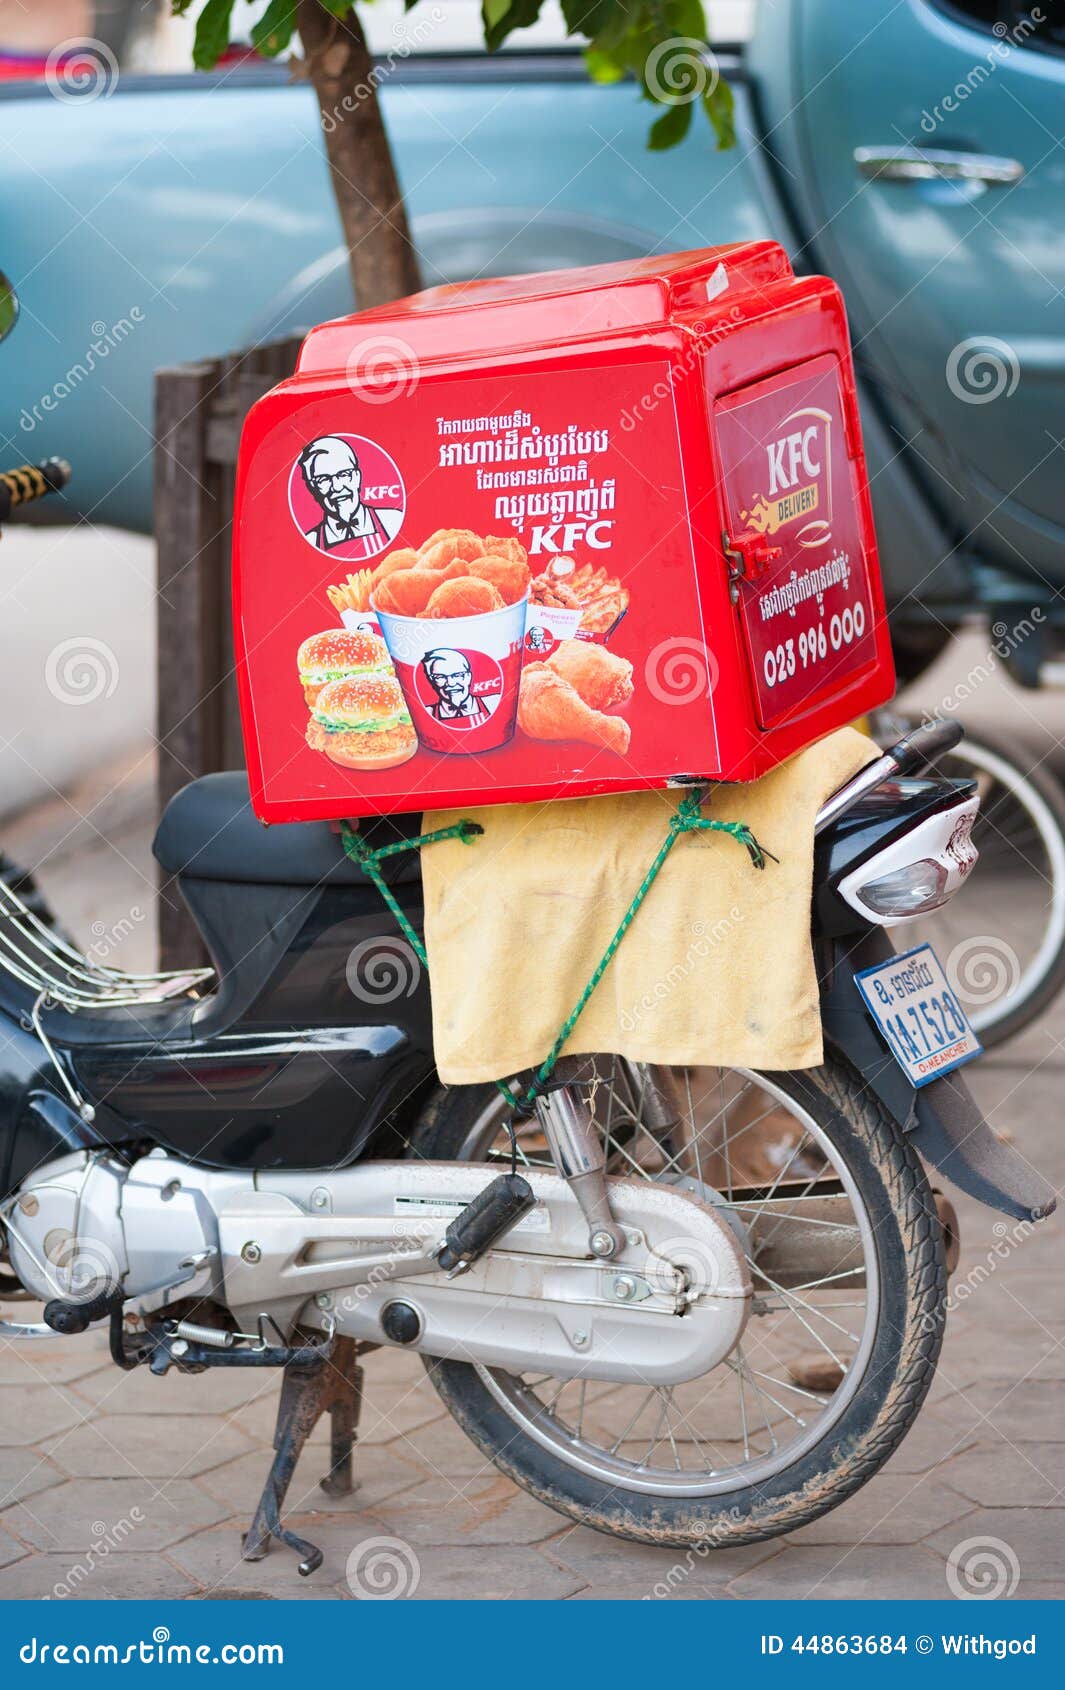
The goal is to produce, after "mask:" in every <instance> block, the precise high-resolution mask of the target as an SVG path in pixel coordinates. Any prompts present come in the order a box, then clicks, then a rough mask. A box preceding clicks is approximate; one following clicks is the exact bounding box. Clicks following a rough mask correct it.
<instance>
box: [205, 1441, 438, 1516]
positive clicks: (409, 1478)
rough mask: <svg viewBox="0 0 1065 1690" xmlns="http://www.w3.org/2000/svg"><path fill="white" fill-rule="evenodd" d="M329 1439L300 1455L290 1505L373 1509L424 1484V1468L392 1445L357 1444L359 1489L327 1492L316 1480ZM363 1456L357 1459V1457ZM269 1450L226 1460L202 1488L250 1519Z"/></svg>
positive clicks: (340, 1510) (352, 1511) (324, 1464)
mask: <svg viewBox="0 0 1065 1690" xmlns="http://www.w3.org/2000/svg"><path fill="white" fill-rule="evenodd" d="M328 1452H329V1445H328V1443H327V1442H324V1441H322V1442H319V1443H316V1444H312V1445H311V1446H310V1447H309V1448H308V1449H307V1450H306V1451H305V1452H304V1454H303V1457H302V1459H301V1461H300V1464H299V1466H298V1467H297V1468H296V1472H295V1475H294V1477H293V1480H292V1487H291V1489H290V1491H289V1506H290V1508H304V1509H307V1508H311V1509H314V1510H316V1511H320V1512H322V1513H330V1514H332V1513H347V1514H357V1513H358V1512H359V1511H360V1510H366V1509H375V1508H376V1507H377V1506H378V1504H379V1503H381V1502H384V1501H385V1500H387V1498H388V1497H390V1496H394V1495H395V1494H396V1493H397V1491H402V1490H409V1489H410V1487H411V1486H412V1485H416V1484H420V1483H423V1482H424V1480H425V1477H426V1475H425V1473H424V1472H423V1471H422V1470H421V1468H419V1467H416V1466H415V1465H414V1463H413V1462H412V1461H405V1460H404V1459H403V1458H402V1456H401V1455H397V1454H395V1453H394V1452H393V1446H392V1445H391V1444H389V1445H387V1446H386V1447H385V1448H383V1449H380V1448H375V1449H374V1450H373V1451H372V1453H371V1452H370V1451H365V1452H362V1451H360V1450H359V1448H358V1446H356V1450H355V1477H356V1479H357V1480H358V1488H357V1490H355V1491H354V1492H353V1493H352V1495H350V1496H340V1497H330V1496H327V1495H326V1494H325V1492H324V1491H323V1490H321V1489H320V1487H319V1483H318V1481H319V1479H320V1478H321V1477H322V1475H323V1474H324V1473H325V1472H326V1471H327V1469H328V1466H329V1453H328ZM360 1456H361V1459H360ZM270 1461H271V1452H270V1451H267V1450H265V1449H257V1450H253V1451H252V1452H251V1453H250V1454H249V1455H243V1456H241V1457H240V1459H239V1460H238V1461H230V1462H228V1463H227V1465H226V1466H224V1467H219V1468H216V1469H215V1470H214V1471H213V1472H211V1473H207V1474H205V1475H204V1478H203V1480H202V1483H203V1487H204V1489H205V1490H208V1491H210V1493H211V1495H212V1496H216V1497H217V1498H218V1500H219V1501H220V1502H224V1503H225V1504H226V1506H227V1507H228V1508H230V1509H231V1510H232V1512H233V1513H234V1514H237V1515H246V1516H248V1517H249V1518H250V1517H251V1514H252V1513H254V1511H255V1505H256V1503H257V1502H258V1500H259V1496H260V1494H261V1492H262V1488H263V1484H264V1482H265V1480H266V1475H267V1473H268V1471H269V1469H270Z"/></svg>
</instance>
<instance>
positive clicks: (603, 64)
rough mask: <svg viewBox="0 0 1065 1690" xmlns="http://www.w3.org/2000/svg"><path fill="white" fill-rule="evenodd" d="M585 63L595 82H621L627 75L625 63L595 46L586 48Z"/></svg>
mask: <svg viewBox="0 0 1065 1690" xmlns="http://www.w3.org/2000/svg"><path fill="white" fill-rule="evenodd" d="M584 63H585V66H586V68H587V71H588V75H589V76H590V77H591V79H592V81H593V82H620V81H621V80H622V78H623V77H624V75H625V66H624V65H621V64H618V61H617V59H615V58H612V57H611V55H610V54H609V53H601V52H599V51H598V50H597V49H596V48H595V47H586V48H585V49H584Z"/></svg>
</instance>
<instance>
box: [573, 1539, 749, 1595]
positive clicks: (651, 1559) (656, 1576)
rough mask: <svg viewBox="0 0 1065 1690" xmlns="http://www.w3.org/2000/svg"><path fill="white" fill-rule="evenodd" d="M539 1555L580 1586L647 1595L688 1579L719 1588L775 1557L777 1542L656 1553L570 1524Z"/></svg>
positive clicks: (642, 1544)
mask: <svg viewBox="0 0 1065 1690" xmlns="http://www.w3.org/2000/svg"><path fill="white" fill-rule="evenodd" d="M541 1553H542V1554H544V1555H546V1556H549V1557H550V1558H551V1559H552V1560H554V1561H558V1562H560V1563H561V1565H562V1566H564V1567H568V1568H570V1570H571V1571H572V1572H574V1573H576V1574H578V1575H579V1576H580V1579H581V1583H582V1584H587V1585H588V1586H589V1587H590V1588H592V1589H605V1588H606V1587H607V1586H609V1585H613V1584H622V1583H624V1584H640V1585H642V1587H643V1589H644V1590H647V1591H650V1590H651V1589H652V1587H654V1586H656V1585H659V1584H668V1583H669V1581H670V1579H673V1580H674V1581H675V1582H680V1581H682V1580H686V1579H688V1578H692V1579H697V1580H699V1582H700V1583H702V1584H712V1585H719V1586H724V1585H727V1584H729V1583H730V1582H731V1581H732V1580H733V1579H735V1578H738V1577H739V1575H740V1574H741V1573H745V1572H748V1571H750V1569H751V1568H752V1567H757V1566H759V1565H760V1564H761V1563H762V1562H763V1561H768V1560H769V1559H771V1557H772V1556H774V1555H777V1554H779V1553H780V1545H779V1543H775V1542H769V1543H748V1544H741V1545H737V1546H736V1547H735V1548H732V1549H729V1548H721V1549H711V1550H709V1551H707V1550H704V1552H703V1553H702V1554H700V1553H699V1549H698V1547H697V1546H693V1547H692V1548H690V1549H656V1548H655V1547H654V1546H653V1545H652V1544H649V1543H628V1542H625V1541H623V1540H622V1539H620V1538H610V1537H606V1536H604V1534H603V1533H602V1532H593V1531H591V1530H590V1529H589V1527H587V1526H572V1527H570V1528H569V1530H567V1531H564V1532H563V1533H562V1534H561V1535H560V1536H559V1537H556V1538H554V1539H553V1540H552V1541H551V1542H550V1543H545V1544H543V1545H541Z"/></svg>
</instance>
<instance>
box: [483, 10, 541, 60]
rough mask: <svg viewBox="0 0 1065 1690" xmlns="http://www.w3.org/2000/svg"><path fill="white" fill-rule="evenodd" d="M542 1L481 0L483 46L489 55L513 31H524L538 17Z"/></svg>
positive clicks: (500, 45)
mask: <svg viewBox="0 0 1065 1690" xmlns="http://www.w3.org/2000/svg"><path fill="white" fill-rule="evenodd" d="M542 6H543V0H481V19H482V22H483V23H484V44H485V46H486V47H487V48H488V51H489V52H490V53H494V52H495V51H496V49H497V48H498V47H502V45H503V43H504V41H505V40H506V38H507V36H508V35H510V34H511V33H512V31H513V30H515V29H526V28H528V26H529V24H531V23H535V22H536V20H537V18H538V17H539V16H540V10H541V7H542Z"/></svg>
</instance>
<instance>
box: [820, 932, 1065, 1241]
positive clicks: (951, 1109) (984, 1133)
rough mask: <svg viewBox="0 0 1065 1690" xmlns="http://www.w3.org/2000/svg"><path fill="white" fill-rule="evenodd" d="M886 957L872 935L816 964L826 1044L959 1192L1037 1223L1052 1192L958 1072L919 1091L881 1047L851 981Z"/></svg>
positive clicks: (886, 945) (879, 937)
mask: <svg viewBox="0 0 1065 1690" xmlns="http://www.w3.org/2000/svg"><path fill="white" fill-rule="evenodd" d="M892 952H893V946H892V944H891V942H890V940H889V939H888V937H887V935H886V933H884V932H883V931H882V930H880V929H874V930H873V931H872V932H871V933H869V934H867V935H866V936H864V937H863V938H862V939H861V940H860V941H859V942H858V943H857V944H856V945H844V944H843V943H840V942H837V943H836V944H835V945H833V948H832V954H831V956H830V957H828V958H827V959H825V958H823V959H822V964H823V966H822V971H821V972H822V983H821V1015H822V1022H823V1026H824V1035H825V1043H826V1045H828V1046H829V1047H830V1048H832V1049H833V1050H835V1051H836V1052H838V1053H839V1054H840V1055H841V1056H843V1057H844V1058H845V1059H846V1061H847V1062H848V1063H849V1064H850V1066H851V1067H852V1068H854V1069H855V1070H856V1071H857V1072H858V1073H859V1074H860V1075H861V1076H862V1078H863V1080H864V1081H865V1083H866V1084H867V1085H868V1087H869V1089H870V1090H871V1091H872V1092H874V1093H875V1095H876V1097H877V1098H878V1099H879V1101H880V1103H881V1104H882V1105H883V1107H884V1108H885V1109H886V1110H887V1112H888V1114H889V1115H891V1116H892V1118H893V1119H894V1120H895V1121H897V1123H898V1125H899V1126H900V1127H901V1128H902V1130H903V1132H905V1133H906V1134H908V1135H909V1136H910V1137H911V1138H912V1141H913V1143H914V1145H915V1146H916V1147H917V1150H918V1151H919V1152H920V1154H921V1156H922V1157H923V1159H924V1160H925V1161H926V1162H930V1163H931V1164H932V1166H933V1167H934V1168H936V1169H937V1170H938V1171H939V1172H940V1173H941V1174H943V1176H944V1177H945V1178H946V1179H948V1180H950V1182H951V1184H952V1185H954V1186H956V1187H957V1188H958V1190H959V1191H964V1192H965V1193H966V1195H967V1196H969V1197H975V1198H976V1200H977V1202H979V1203H986V1204H987V1206H988V1208H990V1209H998V1210H999V1211H1000V1212H1001V1213H1002V1214H1004V1215H1009V1216H1010V1217H1011V1218H1012V1219H1014V1220H1027V1221H1038V1220H1043V1219H1044V1218H1045V1216H1047V1215H1049V1214H1051V1213H1052V1212H1053V1210H1054V1208H1055V1205H1056V1201H1057V1199H1056V1197H1055V1194H1054V1189H1053V1187H1052V1186H1051V1185H1050V1184H1048V1182H1047V1181H1046V1180H1045V1179H1043V1177H1042V1176H1041V1175H1040V1174H1038V1173H1037V1172H1036V1171H1035V1169H1034V1168H1032V1167H1031V1166H1030V1164H1029V1163H1028V1162H1027V1161H1026V1160H1025V1159H1024V1157H1023V1156H1021V1155H1019V1154H1018V1152H1017V1151H1016V1150H1014V1149H1012V1148H1011V1146H1010V1145H1008V1144H1004V1143H1003V1141H1002V1140H1001V1139H1000V1138H998V1137H997V1136H996V1135H995V1133H993V1132H992V1130H991V1128H990V1127H989V1126H988V1124H987V1122H986V1121H985V1120H984V1117H983V1115H982V1113H981V1111H980V1109H979V1107H978V1105H977V1103H976V1099H975V1098H974V1097H973V1095H972V1093H971V1092H970V1090H969V1088H968V1086H967V1085H966V1083H965V1080H964V1079H963V1078H962V1075H961V1073H960V1072H955V1073H953V1074H943V1075H941V1076H940V1078H939V1079H938V1080H933V1081H932V1082H931V1084H929V1085H927V1086H922V1087H921V1088H920V1089H917V1088H915V1087H914V1086H912V1085H911V1084H910V1082H909V1080H908V1079H907V1078H906V1075H905V1074H904V1073H903V1072H902V1069H901V1068H900V1067H899V1065H898V1063H897V1062H896V1061H895V1059H894V1057H893V1056H891V1054H890V1053H889V1052H888V1050H887V1047H886V1046H885V1044H884V1043H883V1041H882V1040H881V1038H880V1036H879V1034H878V1032H877V1030H876V1028H875V1027H874V1025H873V1022H872V1020H871V1019H870V1017H869V1014H868V1012H867V1010H866V1008H865V1005H864V1003H863V1002H862V997H861V993H860V992H859V991H858V988H857V986H856V985H855V984H854V975H855V974H856V973H857V972H858V970H859V969H862V968H869V967H871V966H872V965H873V964H874V963H878V962H883V961H884V960H885V958H886V957H889V956H891V955H892ZM826 963H827V966H825V964H826Z"/></svg>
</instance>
